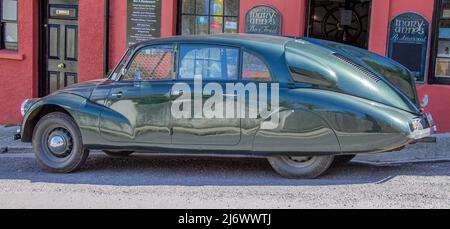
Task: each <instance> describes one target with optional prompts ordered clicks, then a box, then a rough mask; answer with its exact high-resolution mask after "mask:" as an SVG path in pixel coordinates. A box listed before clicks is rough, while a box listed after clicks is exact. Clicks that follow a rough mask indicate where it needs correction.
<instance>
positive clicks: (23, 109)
mask: <svg viewBox="0 0 450 229" xmlns="http://www.w3.org/2000/svg"><path fill="white" fill-rule="evenodd" d="M33 102H34V100H33V99H27V100H25V101H23V102H22V104H20V113H21V114H22V117H23V116H25V114H26V113H27V111H28V109H30V106H31V105H32V104H33Z"/></svg>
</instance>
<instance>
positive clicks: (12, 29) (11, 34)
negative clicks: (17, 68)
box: [0, 0, 18, 50]
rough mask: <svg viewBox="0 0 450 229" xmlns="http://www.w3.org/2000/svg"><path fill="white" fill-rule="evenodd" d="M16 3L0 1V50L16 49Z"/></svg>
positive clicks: (15, 1) (14, 0)
mask: <svg viewBox="0 0 450 229" xmlns="http://www.w3.org/2000/svg"><path fill="white" fill-rule="evenodd" d="M17 1H18V0H0V49H10V50H17V48H18V44H17V43H18V38H17V34H18V29H17Z"/></svg>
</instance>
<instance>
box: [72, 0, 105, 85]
mask: <svg viewBox="0 0 450 229" xmlns="http://www.w3.org/2000/svg"><path fill="white" fill-rule="evenodd" d="M104 12H105V1H99V0H80V1H79V34H78V39H79V42H78V81H80V82H82V81H88V80H93V79H99V78H102V77H103V76H104V73H103V72H104V52H103V50H104V48H105V47H104V39H103V38H104V25H105V17H104V16H105V13H104Z"/></svg>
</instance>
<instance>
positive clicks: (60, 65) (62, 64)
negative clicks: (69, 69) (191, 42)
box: [58, 63, 66, 70]
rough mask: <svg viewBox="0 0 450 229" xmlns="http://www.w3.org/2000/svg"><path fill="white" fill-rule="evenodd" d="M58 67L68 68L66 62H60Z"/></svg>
mask: <svg viewBox="0 0 450 229" xmlns="http://www.w3.org/2000/svg"><path fill="white" fill-rule="evenodd" d="M58 68H59V69H61V70H62V69H65V68H66V64H64V63H60V64H58Z"/></svg>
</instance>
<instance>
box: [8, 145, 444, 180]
mask: <svg viewBox="0 0 450 229" xmlns="http://www.w3.org/2000/svg"><path fill="white" fill-rule="evenodd" d="M2 164H3V165H2ZM448 167H450V162H442V163H416V164H395V165H380V166H375V165H369V164H362V163H349V164H347V165H344V166H335V167H332V168H331V169H330V170H329V171H328V172H327V173H326V174H325V175H323V176H322V177H320V178H319V179H314V180H295V179H286V178H283V177H280V176H279V175H277V174H276V173H275V172H274V171H273V170H272V168H271V167H270V165H269V163H268V162H267V161H266V160H265V159H254V158H251V159H247V158H233V159H230V158H205V157H168V156H151V155H146V154H137V155H133V156H131V157H127V158H111V157H108V156H105V155H103V154H101V153H95V154H93V155H91V156H90V158H89V159H88V161H87V162H86V165H85V166H84V167H83V168H82V169H81V170H80V171H78V172H75V173H71V174H53V173H48V172H45V171H43V170H41V169H40V168H39V167H38V166H37V164H36V161H35V158H34V157H33V156H32V155H31V154H30V155H28V156H27V157H19V156H17V157H16V156H11V157H1V158H0V179H3V180H29V181H31V182H42V183H61V184H89V185H114V186H306V185H308V186H332V185H356V184H380V183H383V182H388V181H389V180H390V179H394V178H395V177H397V176H450V170H449V169H448Z"/></svg>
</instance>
